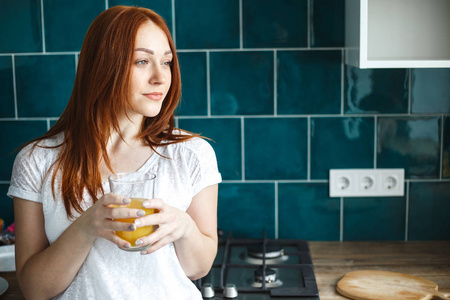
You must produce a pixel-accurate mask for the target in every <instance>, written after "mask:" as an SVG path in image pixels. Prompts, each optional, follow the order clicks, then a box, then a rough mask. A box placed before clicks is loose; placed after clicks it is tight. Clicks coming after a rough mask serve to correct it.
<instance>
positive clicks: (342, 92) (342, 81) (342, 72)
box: [341, 49, 345, 116]
mask: <svg viewBox="0 0 450 300" xmlns="http://www.w3.org/2000/svg"><path fill="white" fill-rule="evenodd" d="M341 51H342V52H341V116H343V115H344V78H345V51H344V49H342V50H341Z"/></svg>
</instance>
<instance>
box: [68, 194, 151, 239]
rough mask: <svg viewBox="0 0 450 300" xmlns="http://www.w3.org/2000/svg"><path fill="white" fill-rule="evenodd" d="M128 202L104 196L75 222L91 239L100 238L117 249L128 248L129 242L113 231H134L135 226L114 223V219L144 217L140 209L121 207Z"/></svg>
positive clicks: (113, 196) (120, 198)
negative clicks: (114, 245) (109, 242)
mask: <svg viewBox="0 0 450 300" xmlns="http://www.w3.org/2000/svg"><path fill="white" fill-rule="evenodd" d="M130 202H131V200H130V199H129V198H126V197H124V196H119V195H115V194H105V195H103V196H102V197H101V198H100V199H99V200H98V201H97V202H96V203H95V204H94V205H92V206H91V207H90V208H89V209H87V210H86V211H85V212H84V213H83V214H82V215H81V216H80V217H79V218H78V219H77V220H76V221H75V222H76V223H78V226H80V228H81V231H82V232H83V233H84V234H85V235H86V236H89V237H91V238H92V239H95V238H97V237H101V238H105V239H107V240H109V241H111V242H113V243H114V244H116V245H117V246H119V247H122V248H130V246H131V245H130V243H129V242H127V241H125V240H123V239H121V238H119V237H118V236H117V235H116V234H115V233H114V231H134V230H136V225H135V224H133V223H124V222H120V221H116V219H124V218H138V217H142V216H144V215H145V212H144V211H143V210H142V209H134V208H126V207H121V206H122V205H126V204H129V203H130Z"/></svg>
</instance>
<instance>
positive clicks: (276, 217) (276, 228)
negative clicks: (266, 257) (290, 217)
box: [274, 181, 279, 239]
mask: <svg viewBox="0 0 450 300" xmlns="http://www.w3.org/2000/svg"><path fill="white" fill-rule="evenodd" d="M274 214H275V238H276V239H278V237H279V235H278V232H279V229H278V181H275V212H274Z"/></svg>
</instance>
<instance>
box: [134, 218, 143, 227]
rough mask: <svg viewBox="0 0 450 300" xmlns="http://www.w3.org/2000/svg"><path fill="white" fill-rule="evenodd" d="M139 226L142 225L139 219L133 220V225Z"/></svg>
mask: <svg viewBox="0 0 450 300" xmlns="http://www.w3.org/2000/svg"><path fill="white" fill-rule="evenodd" d="M141 224H142V222H141V220H139V219H135V220H134V225H136V226H139V225H141Z"/></svg>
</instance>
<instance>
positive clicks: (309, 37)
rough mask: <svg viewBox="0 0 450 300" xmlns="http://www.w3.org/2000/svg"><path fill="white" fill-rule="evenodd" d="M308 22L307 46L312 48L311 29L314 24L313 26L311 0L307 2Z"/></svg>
mask: <svg viewBox="0 0 450 300" xmlns="http://www.w3.org/2000/svg"><path fill="white" fill-rule="evenodd" d="M306 11H307V12H306V20H307V21H306V22H307V26H306V28H307V29H306V30H307V33H306V46H307V48H308V49H310V48H311V29H312V26H311V19H312V18H311V0H308V2H307V8H306Z"/></svg>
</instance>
